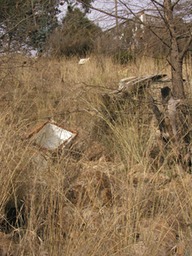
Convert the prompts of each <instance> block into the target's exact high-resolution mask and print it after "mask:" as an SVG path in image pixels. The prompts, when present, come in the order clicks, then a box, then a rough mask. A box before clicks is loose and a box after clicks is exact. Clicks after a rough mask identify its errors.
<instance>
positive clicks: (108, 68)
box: [0, 55, 192, 256]
mask: <svg viewBox="0 0 192 256" xmlns="http://www.w3.org/2000/svg"><path fill="white" fill-rule="evenodd" d="M190 61H191V59H190V58H189V59H188V60H186V65H185V66H184V74H185V77H186V79H187V80H186V85H185V86H186V88H188V89H187V92H188V95H189V98H190V97H191V90H190V86H191V81H192V73H191V71H190V70H191V63H190ZM77 62H78V60H77V59H76V58H74V59H70V60H64V59H63V60H60V61H58V60H54V59H51V60H49V59H43V58H41V59H27V58H24V57H22V56H18V55H15V56H10V57H9V56H7V57H2V58H1V67H0V71H1V73H0V95H1V101H0V109H1V122H0V134H1V136H0V146H1V159H0V163H1V165H0V166H1V170H0V175H1V187H0V193H1V199H0V223H1V233H0V235H1V240H0V248H1V252H2V253H5V252H6V253H8V255H9V254H10V255H19V256H22V255H23V256H24V255H52V256H54V255H73V256H75V255H121V256H123V255H130V256H132V255H135V256H141V255H145V256H147V255H154V256H155V255H158V256H160V255H166V256H168V255H191V254H192V248H191V242H190V241H191V238H192V231H191V208H192V205H191V197H192V192H191V179H192V177H191V174H190V173H188V172H185V171H183V170H181V169H180V167H179V166H178V164H177V163H176V162H172V163H171V164H170V161H169V159H170V157H171V156H170V155H169V154H167V155H166V153H165V152H164V154H165V155H164V161H163V162H160V164H159V162H158V159H154V158H152V156H151V155H150V154H149V152H150V150H151V148H152V147H153V146H154V144H155V145H156V143H157V133H156V130H157V127H158V126H157V125H156V124H155V123H154V122H153V120H151V122H149V119H150V116H151V112H150V109H149V108H148V102H145V101H139V100H138V99H135V100H133V103H132V107H131V105H130V103H129V102H128V107H129V108H127V107H126V106H125V108H124V109H117V113H116V114H117V115H118V120H117V122H116V123H107V124H108V125H109V127H110V129H109V131H108V132H107V133H105V128H102V132H100V131H101V129H99V128H100V120H103V118H105V117H104V116H102V112H101V104H102V101H101V95H103V93H106V92H110V90H112V89H117V87H118V82H119V80H120V79H121V78H123V77H127V76H128V77H129V76H135V75H136V76H138V72H139V75H145V74H149V73H150V74H151V73H159V72H163V73H168V74H169V70H168V68H167V67H166V66H165V64H164V62H163V61H162V63H158V66H157V65H156V63H155V62H154V60H151V59H146V58H143V59H138V60H135V62H134V63H132V64H129V65H128V66H124V67H122V66H120V65H118V64H114V63H113V62H112V61H111V60H110V59H106V58H103V57H99V56H92V58H91V61H90V62H89V64H88V65H84V66H79V65H78V64H77ZM50 118H53V119H54V120H55V121H56V122H57V123H58V124H60V125H63V126H64V127H65V128H66V129H72V130H76V131H78V137H77V140H76V141H75V142H74V144H73V146H72V147H71V148H70V150H67V149H66V150H63V151H62V152H58V154H48V155H47V156H46V159H47V162H46V161H45V159H44V158H43V159H44V160H42V155H41V151H40V150H39V149H38V148H36V147H35V146H34V145H32V144H31V143H30V140H29V139H27V134H28V133H29V130H30V129H31V128H32V127H34V126H35V125H36V124H37V123H42V122H44V121H47V120H48V119H50ZM106 122H108V121H107V120H106ZM103 129H104V130H103ZM37 159H40V160H37ZM106 248H107V249H106Z"/></svg>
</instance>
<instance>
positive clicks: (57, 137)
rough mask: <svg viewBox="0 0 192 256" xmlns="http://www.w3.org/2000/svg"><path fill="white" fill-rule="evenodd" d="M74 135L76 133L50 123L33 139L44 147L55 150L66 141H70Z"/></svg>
mask: <svg viewBox="0 0 192 256" xmlns="http://www.w3.org/2000/svg"><path fill="white" fill-rule="evenodd" d="M74 136H75V134H74V133H72V132H69V131H67V130H65V129H63V128H61V127H59V126H57V125H54V124H50V123H48V124H46V125H45V126H43V128H42V129H41V130H40V131H39V132H38V133H36V134H35V135H34V136H33V138H32V140H33V141H34V142H35V143H36V144H38V145H39V146H41V147H43V148H46V149H49V150H54V149H57V148H58V147H59V146H60V145H61V144H63V143H64V142H69V141H70V140H71V139H72V138H73V137H74Z"/></svg>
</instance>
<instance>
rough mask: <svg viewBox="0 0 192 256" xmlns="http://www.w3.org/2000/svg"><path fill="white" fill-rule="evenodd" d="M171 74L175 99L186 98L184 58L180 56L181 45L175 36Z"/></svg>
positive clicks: (171, 55)
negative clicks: (179, 45)
mask: <svg viewBox="0 0 192 256" xmlns="http://www.w3.org/2000/svg"><path fill="white" fill-rule="evenodd" d="M170 64H171V76H172V88H173V89H172V92H173V97H174V98H175V99H184V98H185V92H184V85H183V69H182V67H183V58H182V57H180V52H179V47H178V45H177V41H176V39H175V38H172V42H171V54H170Z"/></svg>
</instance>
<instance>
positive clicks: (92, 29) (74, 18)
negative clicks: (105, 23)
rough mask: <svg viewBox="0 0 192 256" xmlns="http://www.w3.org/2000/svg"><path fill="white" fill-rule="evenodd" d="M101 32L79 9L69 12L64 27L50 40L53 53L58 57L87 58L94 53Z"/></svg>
mask: <svg viewBox="0 0 192 256" xmlns="http://www.w3.org/2000/svg"><path fill="white" fill-rule="evenodd" d="M100 32H101V29H100V28H99V27H98V26H96V25H95V24H94V23H93V22H92V21H90V20H89V19H88V18H87V17H86V16H85V14H84V13H82V12H81V11H80V10H79V9H78V8H75V9H74V10H70V11H69V10H68V12H67V14H66V16H65V18H64V20H63V24H62V27H61V28H60V29H59V30H57V31H56V32H55V34H53V35H52V37H51V38H50V47H51V51H52V53H54V54H55V55H58V56H61V55H64V56H74V55H78V56H85V55H86V54H88V53H90V52H92V51H93V49H94V42H95V38H96V36H97V35H98V33H100ZM55 38H57V39H56V40H55Z"/></svg>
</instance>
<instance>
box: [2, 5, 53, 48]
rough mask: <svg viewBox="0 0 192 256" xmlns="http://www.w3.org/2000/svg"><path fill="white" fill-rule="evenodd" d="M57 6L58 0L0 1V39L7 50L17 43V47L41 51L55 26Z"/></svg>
mask: <svg viewBox="0 0 192 256" xmlns="http://www.w3.org/2000/svg"><path fill="white" fill-rule="evenodd" d="M57 4H58V0H51V1H48V0H40V1H38V0H34V1H30V0H26V1H22V0H19V1H18V0H0V5H1V9H0V26H1V28H3V34H2V36H1V38H0V39H1V40H4V41H6V43H7V45H8V48H9V49H8V50H10V48H11V47H13V43H14V42H17V44H18V43H19V46H21V45H24V44H27V45H28V46H32V47H35V48H38V50H39V51H41V50H42V47H43V45H44V43H45V41H46V38H47V36H48V35H49V34H50V32H51V31H52V30H53V28H54V27H55V26H56V25H57V19H56V14H57V13H58V9H57V8H56V6H57ZM2 44H3V43H2Z"/></svg>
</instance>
